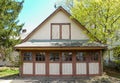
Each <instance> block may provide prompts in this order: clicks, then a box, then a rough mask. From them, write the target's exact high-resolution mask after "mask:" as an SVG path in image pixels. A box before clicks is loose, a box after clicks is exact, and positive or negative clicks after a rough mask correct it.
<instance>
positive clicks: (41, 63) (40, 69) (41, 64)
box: [35, 52, 46, 75]
mask: <svg viewBox="0 0 120 83" xmlns="http://www.w3.org/2000/svg"><path fill="white" fill-rule="evenodd" d="M45 58H46V54H45V52H36V53H35V75H46V62H45Z"/></svg>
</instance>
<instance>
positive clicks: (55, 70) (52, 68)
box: [49, 63, 60, 75]
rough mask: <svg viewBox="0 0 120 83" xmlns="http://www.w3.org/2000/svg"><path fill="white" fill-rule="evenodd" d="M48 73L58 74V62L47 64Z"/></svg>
mask: <svg viewBox="0 0 120 83" xmlns="http://www.w3.org/2000/svg"><path fill="white" fill-rule="evenodd" d="M49 67H50V69H49V74H50V75H59V74H60V63H50V64H49Z"/></svg>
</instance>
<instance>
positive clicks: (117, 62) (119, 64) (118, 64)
mask: <svg viewBox="0 0 120 83" xmlns="http://www.w3.org/2000/svg"><path fill="white" fill-rule="evenodd" d="M114 63H115V69H116V70H117V71H119V72H120V60H115V61H114Z"/></svg>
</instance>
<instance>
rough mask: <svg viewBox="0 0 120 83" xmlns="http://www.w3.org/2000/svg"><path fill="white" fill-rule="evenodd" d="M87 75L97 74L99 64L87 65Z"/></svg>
mask: <svg viewBox="0 0 120 83" xmlns="http://www.w3.org/2000/svg"><path fill="white" fill-rule="evenodd" d="M89 74H99V63H89Z"/></svg>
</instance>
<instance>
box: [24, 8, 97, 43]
mask: <svg viewBox="0 0 120 83" xmlns="http://www.w3.org/2000/svg"><path fill="white" fill-rule="evenodd" d="M59 11H62V12H63V13H65V14H66V15H67V16H68V17H70V16H71V15H70V14H69V13H68V12H67V11H66V10H65V9H64V8H63V7H59V8H57V9H56V10H55V11H54V12H53V13H52V14H51V15H50V16H48V17H47V18H46V19H45V20H44V21H43V22H42V23H41V24H40V25H38V26H37V27H36V28H35V29H34V30H33V31H32V32H31V33H30V34H29V35H28V36H27V37H26V38H25V39H24V40H23V42H26V41H27V40H28V39H29V38H30V37H31V36H32V35H33V34H35V33H36V31H38V30H39V29H40V28H41V26H42V25H43V24H44V23H45V22H46V21H47V20H49V19H50V18H51V17H53V16H54V15H55V14H56V13H58V12H59ZM71 20H72V21H73V22H75V23H76V24H77V25H79V26H80V28H81V29H83V30H84V31H86V32H87V33H90V32H89V31H88V30H87V29H86V28H85V27H84V26H83V25H81V23H80V22H78V21H77V20H76V19H74V18H73V19H71ZM96 39H97V38H96ZM97 40H98V39H97Z"/></svg>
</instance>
